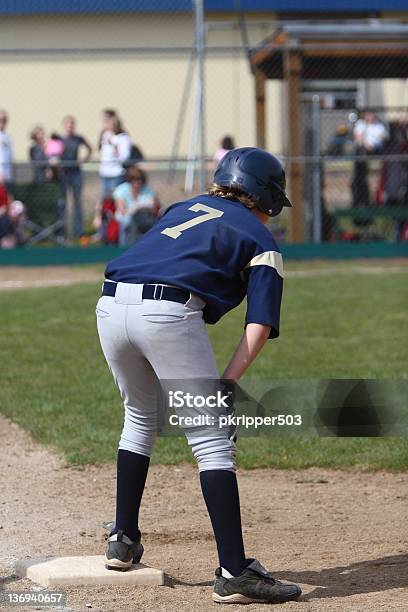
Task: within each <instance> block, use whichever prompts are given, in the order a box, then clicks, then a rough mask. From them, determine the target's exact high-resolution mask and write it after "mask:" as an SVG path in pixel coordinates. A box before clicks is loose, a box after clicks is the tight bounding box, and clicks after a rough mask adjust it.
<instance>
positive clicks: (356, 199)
mask: <svg viewBox="0 0 408 612" xmlns="http://www.w3.org/2000/svg"><path fill="white" fill-rule="evenodd" d="M387 137H388V131H387V128H386V127H385V125H384V124H383V123H381V121H379V120H378V119H377V117H376V115H375V114H374V113H373V112H372V111H367V112H365V113H364V114H363V116H362V117H361V118H360V119H358V120H357V121H356V123H355V125H354V129H353V138H354V153H355V155H361V156H365V155H378V154H380V153H381V152H382V151H383V149H384V143H385V140H386V139H387ZM351 194H352V202H353V206H369V205H370V203H371V197H370V189H369V184H368V163H367V160H366V159H358V160H356V161H355V162H354V169H353V178H352V182H351Z"/></svg>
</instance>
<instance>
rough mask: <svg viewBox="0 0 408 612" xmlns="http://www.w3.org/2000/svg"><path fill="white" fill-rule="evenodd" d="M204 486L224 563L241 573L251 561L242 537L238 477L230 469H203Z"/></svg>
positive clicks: (202, 482) (235, 571)
mask: <svg viewBox="0 0 408 612" xmlns="http://www.w3.org/2000/svg"><path fill="white" fill-rule="evenodd" d="M200 483H201V490H202V492H203V496H204V500H205V503H206V506H207V510H208V514H209V515H210V519H211V523H212V526H213V530H214V535H215V540H216V542H217V550H218V557H219V561H220V566H221V567H223V568H224V569H226V570H228V571H229V572H230V573H231V574H232V575H233V576H238V574H240V573H241V572H242V570H243V569H245V567H246V566H247V565H248V562H247V561H246V559H245V551H244V543H243V539H242V527H241V510H240V504H239V493H238V483H237V477H236V475H235V474H234V472H230V471H228V470H206V471H203V472H200Z"/></svg>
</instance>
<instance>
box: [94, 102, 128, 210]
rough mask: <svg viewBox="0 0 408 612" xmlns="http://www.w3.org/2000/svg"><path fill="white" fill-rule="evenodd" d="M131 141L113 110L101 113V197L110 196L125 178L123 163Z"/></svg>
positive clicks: (126, 157)
mask: <svg viewBox="0 0 408 612" xmlns="http://www.w3.org/2000/svg"><path fill="white" fill-rule="evenodd" d="M131 149H132V141H131V140H130V137H129V135H128V134H127V132H125V130H124V129H123V127H122V124H121V122H120V120H119V117H118V115H117V113H116V111H114V110H110V109H106V110H104V111H103V113H102V132H101V136H100V139H99V152H100V166H99V175H100V177H101V192H102V199H104V198H107V197H110V196H111V195H112V192H113V190H114V189H115V187H117V186H118V185H120V183H123V182H124V181H125V180H126V171H125V169H124V167H123V163H124V162H126V160H127V159H129V157H130V154H131Z"/></svg>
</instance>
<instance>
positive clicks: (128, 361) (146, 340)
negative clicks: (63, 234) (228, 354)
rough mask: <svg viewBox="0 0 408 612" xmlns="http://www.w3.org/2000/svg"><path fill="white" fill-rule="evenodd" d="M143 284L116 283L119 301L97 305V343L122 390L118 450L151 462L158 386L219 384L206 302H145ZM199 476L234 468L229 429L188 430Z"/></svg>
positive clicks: (109, 299)
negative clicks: (200, 382)
mask: <svg viewBox="0 0 408 612" xmlns="http://www.w3.org/2000/svg"><path fill="white" fill-rule="evenodd" d="M142 290H143V285H139V284H130V283H118V284H117V288H116V295H115V297H110V296H102V297H101V298H100V299H99V301H98V304H97V306H96V315H97V326H98V333H99V338H100V342H101V346H102V350H103V352H104V355H105V358H106V361H107V363H108V365H109V368H110V370H111V372H112V374H113V377H114V379H115V382H116V384H117V386H118V387H119V390H120V393H121V397H122V400H123V403H124V407H125V419H124V427H123V431H122V435H121V438H120V442H119V448H120V449H124V450H128V451H131V452H134V453H139V454H142V455H146V456H148V457H150V455H151V453H152V450H153V446H154V441H155V438H156V434H157V427H158V423H159V422H160V414H158V411H160V409H161V408H160V405H161V404H160V401H158V395H159V393H160V391H159V390H160V386H161V382H160V381H166V384H169V382H168V381H171V380H174V381H177V380H178V381H182V380H187V379H196V380H204V379H207V380H208V379H212V380H218V377H219V375H218V371H217V366H216V362H215V358H214V353H213V350H212V347H211V344H210V341H209V338H208V335H207V332H206V329H205V323H204V320H203V315H202V309H203V307H204V302H203V301H202V300H201V299H200V298H198V297H196V296H191V298H190V299H189V301H188V302H187V303H186V304H179V303H177V302H170V301H166V300H143V299H142V297H141V296H142ZM184 432H185V435H186V437H187V440H188V443H189V445H190V446H191V448H192V451H193V454H194V456H195V458H196V460H197V462H198V467H199V470H200V471H203V470H215V469H220V470H230V471H235V469H236V462H235V457H236V447H235V442H234V441H233V440H230V439H229V436H228V430H227V429H225V428H224V429H219V430H216V429H211V431H210V432H206V434H205V435H197V432H196V431H195V432H194V433H193V432H192V431H191V430H189V429H188V428H185V429H184Z"/></svg>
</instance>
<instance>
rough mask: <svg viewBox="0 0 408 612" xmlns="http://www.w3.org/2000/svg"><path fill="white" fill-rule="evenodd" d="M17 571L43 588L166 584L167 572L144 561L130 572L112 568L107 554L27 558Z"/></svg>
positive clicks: (16, 566) (17, 565) (17, 566)
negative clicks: (106, 559)
mask: <svg viewBox="0 0 408 612" xmlns="http://www.w3.org/2000/svg"><path fill="white" fill-rule="evenodd" d="M15 570H16V574H17V576H19V577H20V578H29V579H30V580H32V581H33V582H36V583H37V584H40V585H41V586H43V587H63V586H81V585H105V584H107V585H109V584H116V585H149V586H154V585H159V586H160V585H163V584H164V572H163V571H162V570H158V569H154V568H153V567H146V566H145V565H143V563H138V564H136V565H132V567H131V568H130V569H129V570H128V571H126V572H120V571H115V570H108V569H106V568H105V557H104V555H95V556H92V557H48V558H47V557H43V558H37V559H23V560H21V561H17V563H16V564H15Z"/></svg>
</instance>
